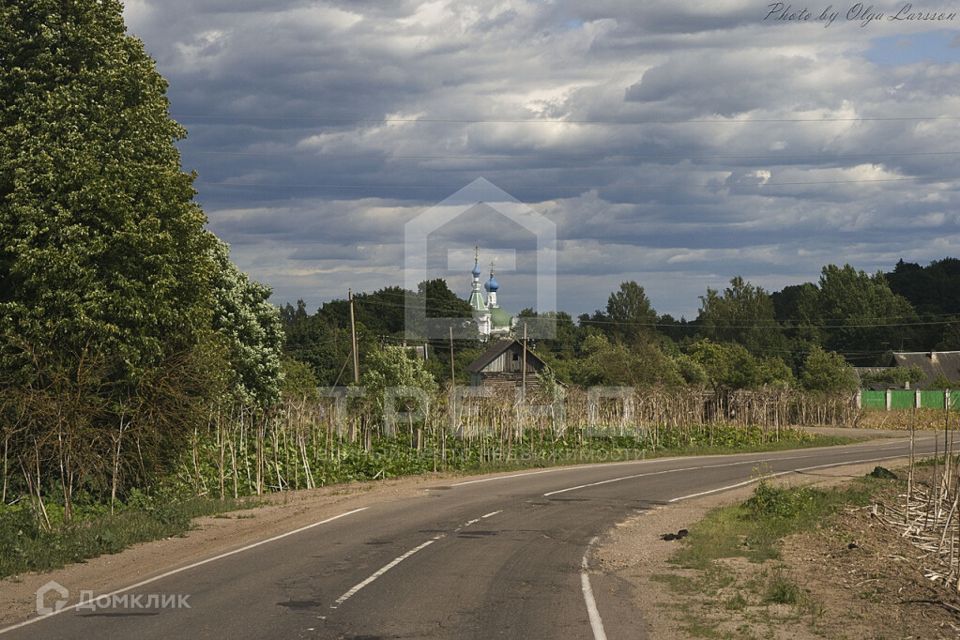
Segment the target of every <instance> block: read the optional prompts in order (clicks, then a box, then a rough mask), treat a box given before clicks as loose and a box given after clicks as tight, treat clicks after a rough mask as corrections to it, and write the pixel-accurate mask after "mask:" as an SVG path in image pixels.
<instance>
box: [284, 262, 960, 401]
mask: <svg viewBox="0 0 960 640" xmlns="http://www.w3.org/2000/svg"><path fill="white" fill-rule="evenodd" d="M958 287H960V260H957V259H954V258H944V259H943V260H938V261H934V262H932V263H930V264H929V265H927V266H925V267H924V266H920V265H917V264H912V263H906V262H904V261H902V260H901V261H900V262H898V263H897V265H896V266H895V267H894V269H893V271H891V272H889V273H883V272H877V273H874V274H868V273H866V272H864V271H862V270H858V269H856V268H854V267H852V266H850V265H843V266H837V265H827V266H825V267H823V269H822V271H821V274H820V278H819V280H818V281H817V282H815V283H813V282H808V283H804V284H800V285H790V286H787V287H784V288H783V289H782V290H780V291H775V292H768V291H766V290H765V289H763V288H762V287H759V286H757V285H755V284H752V283H750V282H748V281H746V280H744V279H743V278H741V277H739V276H737V277H734V278H733V279H731V281H730V284H729V286H728V287H725V288H724V289H722V290H715V289H707V291H706V293H705V294H704V295H703V296H701V298H700V309H699V313H698V315H697V317H696V318H695V319H693V320H687V319H685V318H680V319H675V318H673V317H672V316H670V315H668V314H663V315H660V314H658V313H657V312H656V310H655V309H654V307H653V305H652V304H651V302H650V299H649V297H648V296H647V295H646V292H645V291H644V288H643V286H642V285H640V284H639V283H637V282H633V281H630V282H623V283H621V284H620V286H619V288H618V289H617V290H616V291H614V292H612V293H611V294H610V296H609V298H608V300H607V304H606V307H605V308H604V309H601V310H597V311H595V312H594V313H592V314H582V315H580V316H579V317H577V318H576V319H574V318H573V317H572V316H571V315H570V314H568V313H565V312H562V311H561V312H548V313H546V314H542V317H549V318H550V319H551V320H553V321H554V323H555V326H556V335H555V337H554V338H551V339H541V340H535V341H531V346H532V347H533V348H534V349H536V351H537V353H538V355H540V356H541V357H543V358H544V359H545V360H546V361H547V362H548V363H549V364H550V365H551V369H552V371H553V373H554V375H555V376H556V377H557V378H558V379H559V380H560V381H561V382H564V383H567V384H576V385H582V386H591V385H630V386H655V385H665V386H678V385H693V386H696V385H703V386H707V387H710V388H713V389H714V390H716V391H721V390H734V389H756V388H762V387H770V386H773V387H781V388H790V387H794V388H803V389H805V390H811V391H823V392H841V391H851V390H853V389H855V388H856V386H857V385H858V383H859V379H858V377H857V376H856V375H855V373H854V371H853V369H852V366H854V365H856V366H879V365H886V364H889V359H890V352H891V351H894V350H908V351H930V350H952V349H958V348H960V308H958V302H957V300H958V297H957V296H956V294H955V292H956V291H957V290H958ZM406 295H414V296H425V297H426V303H425V304H426V305H427V309H428V315H430V314H431V313H435V314H437V315H439V314H441V313H444V314H446V315H447V316H449V317H463V318H469V317H470V308H469V306H468V305H467V304H466V302H465V301H463V300H462V299H460V298H458V296H457V295H456V294H455V293H454V292H452V291H450V289H449V288H448V287H447V285H446V283H445V282H444V281H443V280H433V281H430V282H428V283H424V284H422V285H421V286H420V289H419V290H418V291H417V292H409V294H408V292H404V291H403V290H402V289H401V288H399V287H387V288H384V289H381V290H378V291H375V292H373V293H369V294H361V295H357V296H355V298H354V300H355V308H356V313H357V331H358V335H359V336H360V353H361V355H363V356H364V362H363V364H364V365H366V364H367V363H366V361H365V359H366V357H367V354H372V353H376V352H378V351H379V350H381V349H382V347H383V346H386V345H396V344H401V343H403V342H404V341H405V340H406V339H407V337H408V334H409V332H405V326H404V312H403V304H404V299H405V296H406ZM537 316H538V314H537V313H536V312H535V311H533V310H532V309H524V310H523V311H521V312H520V313H519V317H520V322H521V323H522V322H523V321H524V320H525V319H532V318H535V317H537ZM281 317H282V321H283V326H284V330H285V333H286V336H287V341H286V350H287V353H288V354H289V355H290V356H291V357H292V358H295V359H297V360H298V361H301V362H304V363H306V364H308V365H309V367H310V370H311V372H312V374H313V375H314V376H315V377H316V379H317V381H318V383H320V384H326V385H333V384H341V383H344V382H345V381H347V380H348V379H349V378H348V377H345V375H344V372H345V366H346V365H345V363H346V362H347V361H348V360H349V357H350V353H351V352H350V348H351V347H350V335H349V331H350V326H349V313H348V307H347V302H346V301H345V300H334V301H331V302H328V303H325V304H323V305H322V306H321V307H320V308H319V309H318V310H317V311H316V312H315V313H313V314H310V313H309V312H308V311H307V308H306V305H305V303H304V302H303V301H302V300H301V301H298V303H297V305H296V306H294V305H291V304H286V305H284V306H283V307H282V308H281ZM424 342H425V343H431V341H429V340H424ZM432 344H433V346H434V347H435V348H434V349H433V351H432V355H431V359H430V360H428V361H427V363H426V365H425V366H426V369H427V370H428V371H430V372H431V373H432V374H433V375H434V378H435V382H437V383H441V384H443V383H446V382H447V381H448V379H449V377H450V373H449V372H450V360H449V355H448V353H449V350H448V349H447V346H448V345H447V344H446V342H445V341H432ZM480 351H481V347H480V346H478V343H477V342H475V341H458V342H457V344H456V348H455V349H454V358H455V362H454V370H455V372H456V375H457V376H458V377H459V378H460V380H461V381H463V380H465V378H464V375H465V374H463V371H464V368H465V366H466V364H467V363H469V362H470V360H472V359H473V358H474V357H476V356H477V355H478V354H479V353H480ZM916 373H917V372H913V371H904V372H900V374H899V375H889V376H886V377H884V376H882V375H881V376H876V375H875V376H874V377H875V378H877V380H878V381H881V379H884V380H885V379H886V378H890V382H891V383H902V382H904V381H913V382H916V377H917V376H916ZM901 378H902V380H901Z"/></svg>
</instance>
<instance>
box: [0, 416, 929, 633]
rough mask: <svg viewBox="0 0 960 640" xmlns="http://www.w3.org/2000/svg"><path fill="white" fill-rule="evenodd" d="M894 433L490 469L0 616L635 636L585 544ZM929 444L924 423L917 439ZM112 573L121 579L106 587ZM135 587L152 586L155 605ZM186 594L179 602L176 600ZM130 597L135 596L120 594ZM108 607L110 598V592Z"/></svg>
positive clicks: (139, 629)
mask: <svg viewBox="0 0 960 640" xmlns="http://www.w3.org/2000/svg"><path fill="white" fill-rule="evenodd" d="M908 448H909V443H908V441H907V440H905V439H896V440H879V441H872V442H868V443H863V444H857V445H848V446H843V447H830V448H823V449H801V450H793V451H783V452H777V453H757V454H743V455H728V456H701V457H684V458H664V459H659V460H649V461H642V462H628V463H611V464H604V465H588V466H579V467H564V468H554V469H547V470H540V471H531V472H520V473H513V474H500V475H495V476H485V477H479V478H472V479H470V478H467V479H463V480H461V481H454V482H453V483H452V484H449V485H443V486H441V485H439V484H438V485H437V486H434V487H432V488H431V489H429V490H428V491H427V496H426V497H422V496H421V497H418V498H409V499H397V500H385V501H383V502H379V503H376V504H374V505H373V506H370V507H365V508H362V509H358V510H350V508H349V507H345V508H344V511H343V513H341V514H339V515H338V516H336V517H334V518H329V519H327V520H323V521H320V522H317V523H315V524H313V525H310V526H309V527H306V528H303V529H300V530H297V531H295V532H290V533H287V534H284V535H283V536H279V537H277V538H274V539H271V540H268V541H263V542H261V543H257V544H255V545H249V546H248V547H245V548H243V549H239V550H234V551H231V552H229V553H227V554H223V555H221V556H218V557H216V558H212V559H208V560H205V561H203V562H201V563H197V564H195V565H192V566H190V567H185V568H182V569H178V570H176V571H174V572H171V573H170V574H168V575H165V576H160V577H158V578H152V579H151V580H150V581H148V583H146V584H141V585H139V586H134V588H127V589H123V590H122V591H121V592H118V593H116V596H115V597H114V596H111V597H109V598H104V599H101V600H100V603H102V604H106V603H107V602H108V601H109V602H110V603H111V606H110V607H106V608H98V609H95V610H91V609H90V608H89V607H88V608H85V609H83V610H80V609H75V608H69V607H68V608H65V609H64V610H62V611H60V612H59V613H58V614H57V615H52V616H45V617H43V618H38V619H34V620H30V621H27V622H26V623H23V624H21V625H18V626H16V627H10V628H8V629H6V630H0V634H2V635H3V640H13V639H14V638H42V639H44V640H54V639H58V638H91V639H94V638H96V639H101V638H103V639H113V638H117V639H120V638H123V639H125V638H131V639H132V638H136V639H138V640H140V639H143V640H147V639H152V638H157V639H163V640H167V639H169V638H218V639H219V638H228V639H231V640H236V639H241V638H285V639H293V638H350V639H356V640H360V639H367V640H374V639H378V638H456V639H473V638H475V639H478V640H479V639H484V640H487V639H489V638H523V639H532V638H563V639H567V638H584V639H591V638H592V639H594V640H597V639H600V638H611V640H612V639H614V638H631V639H633V638H637V637H639V635H640V633H639V631H638V628H639V626H640V625H638V624H637V619H636V616H637V613H636V612H635V611H633V610H631V607H630V604H629V594H628V593H627V592H626V591H625V590H619V588H618V585H616V584H607V583H604V584H603V588H602V590H600V589H597V588H596V583H597V580H596V578H594V580H593V584H592V583H591V579H590V575H589V570H588V568H587V563H588V559H589V545H590V544H591V541H592V540H593V539H594V538H595V537H596V536H599V535H601V534H603V533H604V531H606V530H607V529H609V528H610V527H612V526H613V525H614V524H615V523H617V522H619V521H622V520H624V519H625V518H627V517H628V516H630V515H631V514H633V513H636V512H637V511H640V510H645V509H649V508H651V507H654V506H656V505H661V504H664V503H669V502H672V501H677V500H682V499H685V498H689V497H693V496H696V495H702V494H704V493H712V492H717V491H722V490H724V489H728V488H731V487H733V486H739V485H742V484H745V483H749V482H751V481H752V479H754V478H755V477H756V473H757V469H758V468H760V469H762V470H763V471H764V472H765V473H772V474H787V473H794V472H801V473H802V472H815V471H816V469H823V468H829V467H830V466H840V465H843V464H846V463H852V462H867V461H875V460H876V461H880V460H888V459H892V458H894V457H902V456H904V455H905V454H906V453H907V451H908ZM932 450H933V436H932V435H928V436H924V437H922V438H918V440H917V451H918V453H919V452H929V451H932ZM118 586H121V585H118ZM147 594H164V595H163V596H161V597H166V598H167V600H166V601H163V600H160V601H159V602H160V603H162V604H166V605H167V607H149V608H144V605H146V604H148V603H150V604H157V603H158V601H156V600H154V601H152V602H151V601H150V600H149V596H148V595H147ZM171 594H186V595H187V596H188V601H187V602H188V604H189V608H186V607H182V608H173V607H171V606H170V605H172V604H174V602H175V600H174V598H173V596H172V595H171ZM136 596H140V600H139V601H138V602H137V605H136V606H133V607H131V606H129V605H130V604H132V603H133V602H135V600H134V598H135V597H136ZM113 605H118V606H113Z"/></svg>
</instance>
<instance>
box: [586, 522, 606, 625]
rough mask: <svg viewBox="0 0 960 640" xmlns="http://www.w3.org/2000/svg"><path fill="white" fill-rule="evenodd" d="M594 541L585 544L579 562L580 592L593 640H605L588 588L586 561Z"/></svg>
mask: <svg viewBox="0 0 960 640" xmlns="http://www.w3.org/2000/svg"><path fill="white" fill-rule="evenodd" d="M596 541H597V538H596V537H594V538H593V539H592V540H590V542H589V543H588V544H587V550H586V551H584V552H583V559H582V560H581V561H580V590H581V591H583V601H584V602H585V603H586V605H587V616H589V618H590V628H591V629H593V638H594V640H607V634H606V633H605V632H604V630H603V620H602V619H601V618H600V611H599V610H598V609H597V601H596V600H595V599H594V597H593V588H592V587H591V586H590V574H589V571H590V563H589V562H588V561H587V556H588V555H589V554H590V547H592V546H593V544H594V543H595V542H596Z"/></svg>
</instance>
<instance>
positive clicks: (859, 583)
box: [595, 464, 960, 640]
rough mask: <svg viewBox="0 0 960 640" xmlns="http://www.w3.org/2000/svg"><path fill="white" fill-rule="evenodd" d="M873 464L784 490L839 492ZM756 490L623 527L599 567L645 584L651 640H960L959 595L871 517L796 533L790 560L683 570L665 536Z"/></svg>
mask: <svg viewBox="0 0 960 640" xmlns="http://www.w3.org/2000/svg"><path fill="white" fill-rule="evenodd" d="M872 469H873V464H863V465H852V466H849V467H842V468H841V467H838V468H834V469H830V470H829V471H828V473H824V474H820V475H817V476H787V477H784V478H779V479H777V480H775V481H774V482H775V483H776V484H780V485H798V484H815V485H818V486H821V487H826V486H832V485H837V484H840V483H843V482H845V481H848V480H849V479H851V478H853V477H859V476H862V475H864V474H866V473H868V472H869V471H870V470H872ZM753 489H754V488H753V487H752V486H748V487H744V488H741V489H738V490H736V491H731V492H728V493H723V494H719V495H713V496H706V497H704V498H700V499H696V500H691V501H688V502H684V503H680V504H677V505H671V506H667V507H662V508H660V509H658V510H656V511H654V512H651V513H647V514H644V515H640V516H636V517H634V518H632V519H630V520H628V521H627V522H625V523H622V524H621V525H620V526H618V527H616V528H615V529H614V530H613V531H612V532H611V533H610V534H609V535H608V536H606V537H605V539H604V540H603V542H602V544H601V546H600V547H599V548H598V549H597V552H596V556H595V562H596V565H597V567H598V569H599V570H601V571H604V572H608V573H611V574H614V575H615V576H617V577H619V578H621V579H623V580H625V581H627V582H628V583H629V584H631V585H632V587H633V599H634V603H635V605H636V607H637V608H638V610H639V612H640V614H641V617H642V620H643V625H644V627H645V629H644V630H645V631H646V636H645V637H650V638H657V639H658V640H659V639H667V640H679V639H686V638H738V639H740V638H744V639H746V638H773V639H777V640H779V639H784V640H787V639H801V640H803V639H807V638H845V639H850V640H854V639H857V640H859V639H863V640H866V639H871V640H872V639H879V638H956V637H960V633H958V629H960V616H958V614H957V612H956V611H960V609H957V610H956V611H955V610H951V607H960V600H958V599H957V597H956V594H952V593H947V592H945V591H944V590H943V589H941V588H939V587H937V586H936V585H933V584H931V583H930V582H929V581H928V580H926V579H925V578H924V576H923V574H922V573H921V571H920V569H919V563H918V562H917V561H916V557H917V556H918V555H919V551H918V550H917V549H916V548H914V547H912V546H911V545H910V544H909V543H907V542H905V541H904V540H903V539H901V538H900V537H899V536H898V535H897V534H896V533H895V532H892V531H890V530H889V529H887V528H886V527H884V526H882V525H880V524H879V523H878V522H877V521H876V520H875V519H874V518H872V517H871V515H870V510H869V509H859V508H858V509H849V510H846V511H843V512H842V513H840V514H838V515H837V516H836V517H834V518H832V519H831V521H830V524H829V525H826V526H824V527H821V528H819V529H816V530H814V531H811V532H807V533H802V534H797V535H793V536H789V537H787V538H786V539H784V541H783V544H782V545H781V552H780V558H778V559H776V560H768V561H765V562H763V563H753V562H750V561H748V560H746V559H745V558H728V559H723V560H719V561H715V562H713V563H712V564H711V565H710V567H709V568H708V569H705V570H694V569H683V568H680V567H678V566H677V565H675V564H672V563H670V562H668V560H669V558H670V557H671V556H672V555H673V554H674V552H675V551H676V550H677V549H678V545H679V544H681V543H679V542H676V541H663V540H661V539H660V536H661V535H662V534H663V533H665V532H669V531H677V530H679V529H682V528H686V527H689V526H690V525H692V524H694V523H696V522H697V521H699V520H701V519H702V518H703V517H704V516H705V515H706V514H707V513H708V512H709V511H711V510H712V509H714V508H716V507H719V506H725V505H730V504H735V503H738V502H741V501H743V500H744V499H746V498H748V497H749V496H750V495H751V494H752V492H753Z"/></svg>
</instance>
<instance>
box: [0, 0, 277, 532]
mask: <svg viewBox="0 0 960 640" xmlns="http://www.w3.org/2000/svg"><path fill="white" fill-rule="evenodd" d="M165 94H166V82H165V81H164V80H163V78H162V77H161V76H160V75H159V74H158V73H157V71H156V69H155V65H154V62H153V60H151V58H150V57H149V56H148V55H147V54H146V52H145V51H144V48H143V44H142V43H141V42H140V41H139V40H137V39H136V38H133V37H131V36H129V35H127V34H126V29H125V26H124V22H123V16H122V6H121V3H120V2H118V1H117V0H22V1H18V2H4V3H2V4H0V385H2V389H0V397H2V398H3V400H5V401H6V402H4V403H0V404H3V405H4V406H5V407H6V408H4V407H0V411H12V412H13V415H15V416H16V420H17V424H18V430H17V435H16V438H15V439H14V440H13V441H12V442H11V443H10V446H11V450H12V455H13V456H14V457H16V458H20V460H19V463H20V465H21V466H22V467H23V468H25V469H26V468H30V469H34V470H36V473H35V475H39V476H41V477H40V478H39V480H40V481H39V482H34V481H31V480H29V479H27V478H25V482H27V484H29V485H30V486H29V489H30V492H31V493H32V494H33V495H34V496H35V498H36V501H37V504H38V505H40V504H42V503H41V502H40V496H41V492H42V491H44V490H48V488H49V486H50V485H51V484H53V483H54V481H56V483H57V484H58V485H59V486H58V487H57V490H58V492H59V493H60V495H62V497H63V501H64V506H65V508H66V511H67V515H68V516H69V513H70V508H71V496H72V495H73V493H74V492H75V491H76V490H78V489H80V488H84V489H88V490H91V491H93V492H96V491H102V490H103V489H104V485H105V483H106V482H107V480H106V479H107V478H110V480H109V484H111V485H112V486H111V494H112V495H115V494H116V492H117V489H118V486H120V485H122V484H123V482H124V481H125V480H123V479H122V478H121V476H123V477H124V478H126V479H127V480H129V481H130V483H132V480H133V479H137V480H138V481H139V482H142V481H143V480H144V479H145V477H146V476H147V475H149V474H152V473H153V472H155V471H157V472H159V471H162V470H163V469H164V468H165V467H166V465H167V464H169V463H170V461H171V459H172V458H173V457H174V456H175V455H176V454H177V451H178V450H179V448H180V446H181V445H182V443H183V435H184V434H185V433H186V432H187V431H188V430H189V429H190V428H191V427H192V426H193V425H198V424H203V421H204V407H205V406H209V402H211V401H213V400H214V399H216V398H217V397H220V396H222V395H224V394H227V393H229V392H230V391H231V390H235V389H236V388H237V386H238V385H239V386H241V387H243V388H245V389H248V390H250V391H251V393H252V394H253V395H257V396H261V397H267V396H270V395H271V394H273V395H274V396H275V393H276V388H277V385H278V380H277V378H276V377H275V376H279V361H274V359H273V357H272V355H271V354H270V353H268V352H270V351H271V350H272V351H273V352H275V351H276V350H277V344H278V342H277V339H278V336H279V332H278V330H277V329H278V325H277V324H276V315H275V314H276V312H275V311H274V310H272V309H271V308H270V306H269V305H267V303H266V301H265V300H266V295H267V291H266V290H265V289H263V288H260V287H259V286H258V285H255V284H254V283H251V282H249V281H248V280H246V278H245V276H241V274H239V272H238V271H236V269H235V268H234V267H233V265H232V264H230V262H229V260H228V259H227V257H226V254H225V251H224V250H223V248H222V247H220V246H219V245H218V244H217V241H216V238H214V237H213V235H212V234H210V233H209V232H208V231H206V230H205V228H204V225H205V223H206V218H205V216H204V214H203V212H202V211H201V210H200V208H199V206H198V205H197V204H196V203H195V202H194V200H193V197H194V189H193V186H192V183H193V179H194V176H193V175H191V174H189V173H185V172H183V171H182V170H181V167H180V156H179V153H178V151H177V147H176V145H175V142H176V141H177V140H178V139H180V138H182V137H183V136H184V135H185V132H184V130H183V129H182V128H181V127H180V126H179V125H178V124H177V123H176V122H174V121H173V120H172V119H171V118H170V116H169V105H168V102H167V98H166V95H165ZM258 350H260V351H261V352H260V353H254V352H257V351H258ZM230 371H232V372H233V373H234V374H235V375H234V376H233V379H231V376H229V375H227V373H228V372H230ZM258 386H260V387H263V386H266V387H269V389H268V390H264V389H262V388H255V387H258ZM10 398H14V401H13V402H11V401H10ZM11 407H12V408H11ZM8 416H9V414H8ZM0 422H3V420H2V417H0ZM131 440H134V441H135V445H134V444H131ZM4 453H5V455H6V449H5V451H4ZM121 488H122V487H121Z"/></svg>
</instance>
